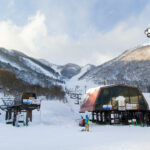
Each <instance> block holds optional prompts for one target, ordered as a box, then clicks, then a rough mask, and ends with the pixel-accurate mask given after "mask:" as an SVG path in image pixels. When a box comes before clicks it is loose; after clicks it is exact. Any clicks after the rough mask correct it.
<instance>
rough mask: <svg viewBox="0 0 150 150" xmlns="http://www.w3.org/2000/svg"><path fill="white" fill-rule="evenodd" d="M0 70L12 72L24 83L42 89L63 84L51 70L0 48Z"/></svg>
mask: <svg viewBox="0 0 150 150" xmlns="http://www.w3.org/2000/svg"><path fill="white" fill-rule="evenodd" d="M0 68H2V69H5V70H8V71H11V72H13V73H14V74H15V75H16V76H17V78H20V79H22V80H23V81H25V82H28V83H30V84H39V85H41V86H43V87H49V86H51V85H54V84H62V83H63V82H64V81H63V80H62V79H61V76H60V75H59V73H58V72H56V71H55V70H54V69H53V68H51V67H50V66H48V65H46V64H44V63H41V62H40V61H39V60H37V59H35V58H32V57H29V56H27V55H25V54H24V53H21V52H19V51H16V50H7V49H4V48H0Z"/></svg>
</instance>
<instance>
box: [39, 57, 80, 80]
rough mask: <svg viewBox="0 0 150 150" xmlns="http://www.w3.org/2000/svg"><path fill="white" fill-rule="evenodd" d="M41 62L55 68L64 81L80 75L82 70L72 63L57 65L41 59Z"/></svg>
mask: <svg viewBox="0 0 150 150" xmlns="http://www.w3.org/2000/svg"><path fill="white" fill-rule="evenodd" d="M39 61H40V62H41V63H44V64H45V65H48V66H49V67H51V68H53V69H54V70H55V71H56V72H57V73H58V74H59V75H60V76H61V77H62V78H63V79H71V78H72V77H73V76H75V75H77V74H78V73H80V70H81V67H80V66H79V65H76V64H72V63H68V64H66V65H55V64H53V63H50V62H49V61H47V60H45V59H40V60H39Z"/></svg>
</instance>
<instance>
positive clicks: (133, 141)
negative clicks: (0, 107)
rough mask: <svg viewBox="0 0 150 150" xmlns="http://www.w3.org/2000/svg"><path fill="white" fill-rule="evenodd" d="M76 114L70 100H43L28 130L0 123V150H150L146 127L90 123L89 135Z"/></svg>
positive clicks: (149, 136)
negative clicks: (80, 124) (79, 124)
mask: <svg viewBox="0 0 150 150" xmlns="http://www.w3.org/2000/svg"><path fill="white" fill-rule="evenodd" d="M1 96H2V94H1ZM147 97H148V94H147ZM78 110H79V105H74V101H73V100H71V99H70V100H69V103H62V102H60V101H58V100H52V101H46V100H45V101H42V105H41V111H34V112H33V123H31V124H30V125H29V126H28V127H13V126H11V125H6V124H5V123H3V122H1V123H0V150H10V149H12V150H77V149H78V150H120V149H122V150H149V149H150V142H149V139H150V128H149V127H140V126H117V125H114V126H110V125H97V124H94V123H90V132H85V131H81V130H82V127H79V126H78V123H79V119H80V116H81V114H79V113H78ZM3 117H4V115H3V114H2V115H1V118H3ZM3 119H4V118H3Z"/></svg>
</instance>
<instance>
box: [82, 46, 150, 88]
mask: <svg viewBox="0 0 150 150" xmlns="http://www.w3.org/2000/svg"><path fill="white" fill-rule="evenodd" d="M80 80H87V81H92V82H94V83H95V84H97V85H100V84H103V83H104V80H106V81H107V84H116V83H125V84H131V85H136V86H139V87H140V88H141V89H142V90H145V91H146V90H149V87H150V45H146V46H140V47H136V48H134V49H131V50H127V51H125V52H124V53H122V54H121V55H120V56H118V57H116V58H115V59H113V60H111V61H108V62H106V63H104V64H102V65H99V66H97V67H95V68H94V69H92V70H89V71H87V72H86V73H85V74H84V75H83V76H82V77H81V78H80Z"/></svg>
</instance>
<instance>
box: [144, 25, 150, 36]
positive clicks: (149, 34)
mask: <svg viewBox="0 0 150 150" xmlns="http://www.w3.org/2000/svg"><path fill="white" fill-rule="evenodd" d="M144 33H145V34H146V36H147V37H148V38H150V27H149V28H147V29H146V30H145V31H144Z"/></svg>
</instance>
